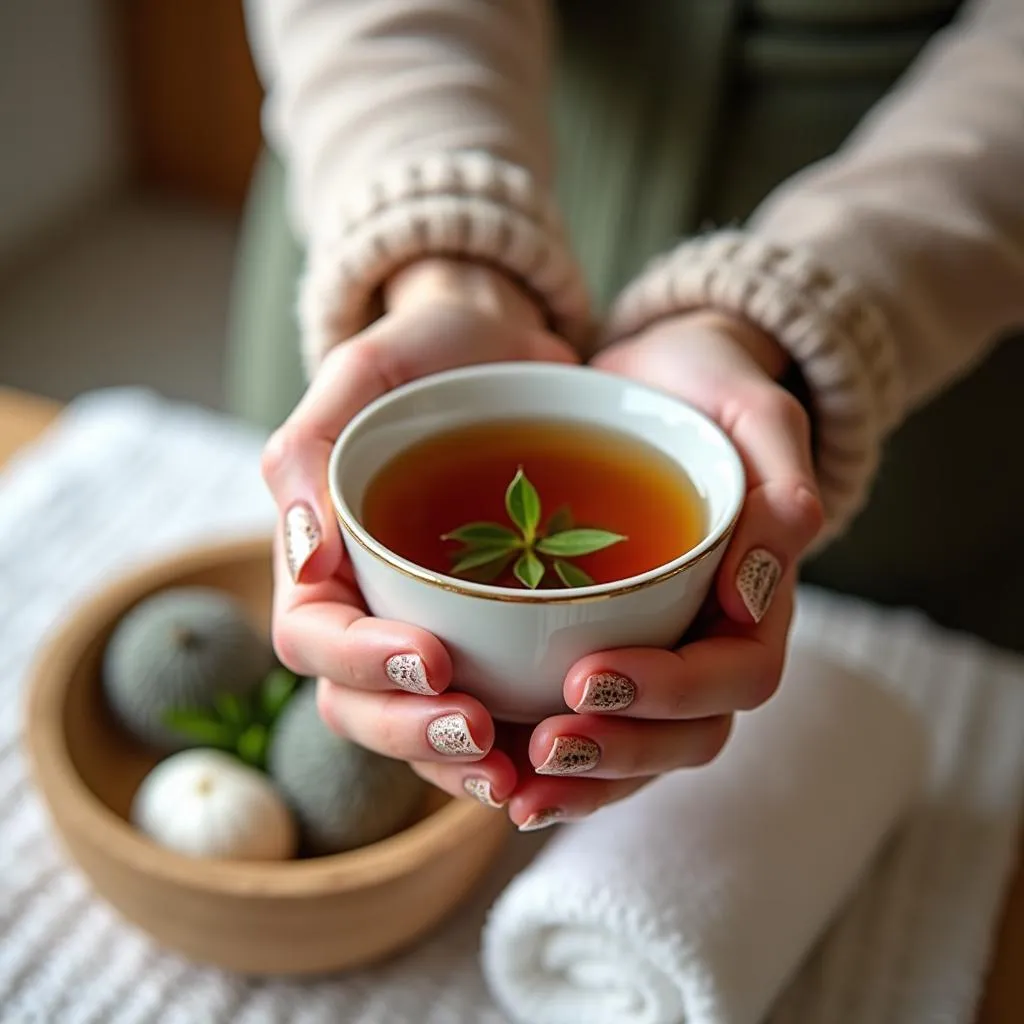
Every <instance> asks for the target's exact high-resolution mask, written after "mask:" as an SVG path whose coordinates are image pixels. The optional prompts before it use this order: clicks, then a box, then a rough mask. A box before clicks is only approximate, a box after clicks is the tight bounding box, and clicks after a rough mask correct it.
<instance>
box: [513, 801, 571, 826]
mask: <svg viewBox="0 0 1024 1024" xmlns="http://www.w3.org/2000/svg"><path fill="white" fill-rule="evenodd" d="M564 817H565V814H564V813H563V812H562V811H560V810H559V809H558V808H557V807H548V808H546V809H545V810H543V811H535V812H534V813H533V814H531V815H530V816H529V817H528V818H527V819H526V821H524V822H523V823H522V825H520V826H519V831H520V832H537V831H539V830H540V829H542V828H547V827H548V826H549V825H556V824H558V822H560V821H561V820H562V819H563V818H564Z"/></svg>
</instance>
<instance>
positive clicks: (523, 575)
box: [512, 550, 546, 590]
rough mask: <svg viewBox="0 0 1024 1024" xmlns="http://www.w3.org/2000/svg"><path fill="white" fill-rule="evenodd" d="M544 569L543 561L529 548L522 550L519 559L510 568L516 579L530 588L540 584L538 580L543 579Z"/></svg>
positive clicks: (533, 588) (534, 588) (535, 587)
mask: <svg viewBox="0 0 1024 1024" xmlns="http://www.w3.org/2000/svg"><path fill="white" fill-rule="evenodd" d="M545 571H546V570H545V568H544V563H543V562H542V561H541V560H540V559H539V558H538V557H537V556H536V555H535V554H534V553H533V552H532V551H529V550H527V551H524V552H523V553H522V554H521V555H520V556H519V560H518V561H517V562H516V564H515V567H514V568H513V569H512V572H513V573H515V577H516V579H517V580H519V582H520V583H522V585H523V586H524V587H528V588H529V589H530V590H536V589H537V587H539V586H540V581H541V580H542V579H544V573H545Z"/></svg>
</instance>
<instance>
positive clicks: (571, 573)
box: [555, 558, 594, 587]
mask: <svg viewBox="0 0 1024 1024" xmlns="http://www.w3.org/2000/svg"><path fill="white" fill-rule="evenodd" d="M555 572H556V573H558V578H559V579H560V580H561V581H562V582H563V583H564V584H565V585H566V586H567V587H592V586H593V585H594V581H593V579H592V578H591V577H590V576H589V575H587V573H585V572H584V571H583V570H582V569H581V568H580V567H579V566H578V565H573V564H572V562H566V561H563V560H562V559H561V558H556V559H555Z"/></svg>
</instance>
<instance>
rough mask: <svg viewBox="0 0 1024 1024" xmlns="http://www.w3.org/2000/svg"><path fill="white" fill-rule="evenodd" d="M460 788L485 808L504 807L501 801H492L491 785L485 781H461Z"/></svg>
mask: <svg viewBox="0 0 1024 1024" xmlns="http://www.w3.org/2000/svg"><path fill="white" fill-rule="evenodd" d="M462 788H463V789H464V790H465V791H466V792H467V793H468V794H469V795H470V796H471V797H474V798H475V799H477V800H479V801H480V803H482V804H484V805H485V806H487V807H493V808H495V809H499V808H501V807H504V806H505V805H504V804H503V803H502V802H501V801H499V800H495V799H494V795H493V794H492V793H491V784H490V782H489V781H488V780H487V779H463V781H462Z"/></svg>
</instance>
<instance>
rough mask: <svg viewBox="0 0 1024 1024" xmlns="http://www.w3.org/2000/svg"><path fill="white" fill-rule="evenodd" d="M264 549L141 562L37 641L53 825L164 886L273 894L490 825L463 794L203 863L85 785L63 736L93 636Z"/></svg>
mask: <svg viewBox="0 0 1024 1024" xmlns="http://www.w3.org/2000/svg"><path fill="white" fill-rule="evenodd" d="M270 548H271V542H270V540H269V539H268V537H267V536H266V535H264V534H261V535H259V536H252V537H246V538H243V539H240V540H232V541H227V542H220V543H214V544H207V545H204V546H201V547H197V548H192V549H189V550H188V551H184V552H180V553H177V554H172V555H170V556H167V557H165V558H162V559H161V560H159V561H155V562H152V563H150V564H147V565H145V566H143V567H142V568H140V569H138V570H136V571H135V572H132V573H131V574H129V575H127V576H125V577H124V578H122V579H120V580H118V581H116V582H114V583H112V584H111V585H109V586H108V587H106V588H104V589H103V590H102V591H101V592H99V593H98V594H96V595H95V596H94V597H92V598H90V599H88V600H87V601H85V602H84V603H83V604H82V605H80V606H79V607H78V609H77V610H76V611H75V612H74V613H73V614H72V615H71V617H70V618H69V619H68V620H67V621H66V622H65V623H64V624H63V625H62V626H61V627H60V628H59V629H58V630H57V631H56V632H55V633H54V634H53V635H52V636H51V638H50V639H49V640H48V641H47V642H46V643H45V646H44V648H43V650H42V651H41V653H40V655H39V656H38V657H37V659H36V662H35V664H34V665H33V667H32V670H31V674H30V680H29V686H28V696H27V701H26V708H25V740H26V744H27V748H28V753H29V765H30V770H31V773H32V775H33V777H34V779H35V781H36V783H37V786H38V788H39V790H40V792H41V793H42V795H43V799H44V802H45V803H46V804H47V806H48V809H49V811H50V814H51V815H52V817H53V819H54V822H55V824H56V826H57V829H58V831H60V832H61V833H62V834H69V833H74V834H75V835H86V836H88V841H89V842H90V844H92V845H93V846H95V847H97V848H99V849H100V850H101V851H102V852H103V853H105V854H106V856H107V857H109V858H110V859H111V860H114V861H118V862H120V863H121V864H123V865H124V866H125V867H127V868H128V869H130V870H132V871H134V872H136V873H139V874H145V875H149V876H151V877H153V878H155V879H159V880H160V881H163V882H165V883H170V884H175V885H181V886H186V887H188V888H190V889H193V890H197V891H204V892H209V893H220V894H227V895H234V896H244V895H247V894H253V895H259V896H260V897H261V898H271V899H273V898H295V897H303V896H310V895H316V894H318V893H324V892H326V891H330V892H332V893H343V892H350V891H355V890H358V889H362V888H365V887H367V886H375V885H380V884H383V883H386V882H387V881H389V880H391V879H394V878H397V877H399V876H402V875H405V874H408V873H409V872H411V871H414V870H415V869H416V868H417V867H418V866H419V865H420V864H422V863H423V862H424V861H425V860H427V859H432V858H434V857H443V856H444V855H445V853H446V852H447V851H448V850H450V849H452V848H455V847H458V846H460V845H462V844H464V843H466V842H470V841H472V839H473V838H474V834H475V833H477V832H480V831H489V830H490V829H491V828H493V826H494V824H495V822H494V815H495V812H494V811H493V810H491V809H489V808H486V807H483V806H482V805H481V804H478V803H476V802H475V801H470V800H468V799H467V800H451V801H449V802H448V803H446V804H445V805H444V806H442V807H441V808H439V809H438V810H436V811H434V812H433V813H431V814H429V815H428V816H427V817H426V818H424V819H422V820H421V821H419V822H417V823H416V824H414V825H412V826H411V827H409V828H407V829H405V830H403V831H402V832H399V833H397V834H396V835H394V836H391V837H389V838H387V839H384V840H381V841H380V842H377V843H373V844H371V845H369V846H365V847H362V848H360V849H357V850H351V851H348V852H346V853H340V854H334V855H331V856H326V857H316V858H310V859H307V860H294V861H284V862H280V861H279V862H271V863H260V862H253V861H227V860H223V861H221V860H212V859H211V860H201V859H196V858H191V857H186V856H183V855H180V854H176V853H174V852H172V851H170V850H166V849H164V848H162V847H160V846H157V845H156V844H155V843H153V842H152V841H150V840H149V839H147V838H146V837H145V836H144V835H142V834H141V833H139V832H138V831H136V830H135V829H134V828H133V827H132V826H131V825H130V824H129V823H128V822H126V821H124V820H123V819H122V818H121V817H120V816H119V815H118V814H116V813H115V812H114V811H113V810H112V809H111V808H109V807H107V805H106V804H104V803H103V801H102V800H100V799H99V797H98V796H96V794H94V793H93V792H92V790H90V789H89V788H88V786H86V784H85V783H84V782H83V780H82V779H81V777H80V776H79V774H78V772H77V771H76V769H75V766H74V764H73V763H72V761H71V757H70V754H69V752H68V748H67V744H66V743H65V740H64V729H63V709H64V703H65V698H66V694H67V690H68V686H69V681H70V679H71V677H72V673H73V671H74V667H75V665H76V664H77V662H78V660H79V659H80V658H81V657H82V656H83V654H84V653H85V651H86V650H87V648H88V647H89V646H90V645H91V644H92V643H93V642H94V641H95V639H96V636H97V635H98V634H99V633H100V632H101V631H103V630H105V629H107V628H108V627H109V626H110V625H111V624H112V622H114V621H115V620H116V619H117V618H119V617H120V616H121V615H122V614H123V613H124V611H125V610H126V609H127V608H128V607H130V606H131V605H132V604H134V603H135V602H136V601H138V600H139V599H140V598H141V597H143V596H145V595H146V594H147V593H151V592H153V591H154V590H156V589H159V588H160V587H161V586H163V585H168V586H170V585H173V584H172V583H171V582H170V580H172V579H173V578H176V577H180V576H187V575H190V574H193V573H197V572H204V571H209V570H211V569H215V568H217V567H218V566H219V565H223V564H230V563H233V562H245V561H252V560H255V559H257V558H261V557H266V558H267V559H268V560H269V558H270Z"/></svg>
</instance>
